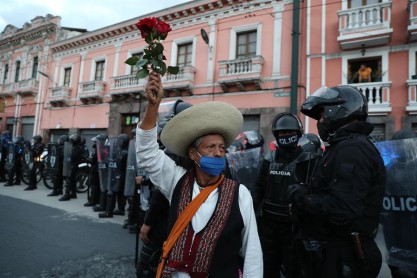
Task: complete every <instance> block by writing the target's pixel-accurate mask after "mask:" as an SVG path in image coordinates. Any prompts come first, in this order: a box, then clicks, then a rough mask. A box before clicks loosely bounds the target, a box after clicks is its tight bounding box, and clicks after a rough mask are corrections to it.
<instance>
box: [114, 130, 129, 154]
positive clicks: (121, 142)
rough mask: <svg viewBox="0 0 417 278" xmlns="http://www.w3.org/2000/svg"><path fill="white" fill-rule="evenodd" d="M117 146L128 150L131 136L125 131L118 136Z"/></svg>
mask: <svg viewBox="0 0 417 278" xmlns="http://www.w3.org/2000/svg"><path fill="white" fill-rule="evenodd" d="M117 146H118V147H119V148H120V149H121V150H127V149H128V148H129V136H128V135H127V134H125V133H122V134H120V135H119V136H117Z"/></svg>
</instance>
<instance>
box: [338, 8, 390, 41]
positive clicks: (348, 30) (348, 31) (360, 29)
mask: <svg viewBox="0 0 417 278" xmlns="http://www.w3.org/2000/svg"><path fill="white" fill-rule="evenodd" d="M391 6H392V2H382V3H377V4H372V5H366V6H362V7H357V8H352V9H347V10H341V11H338V16H339V37H338V41H339V43H340V44H341V47H342V49H353V48H359V47H361V46H362V45H365V46H367V47H368V46H375V45H384V44H387V43H388V42H389V41H390V39H391V34H392V32H393V30H392V28H391ZM364 39H366V43H364Z"/></svg>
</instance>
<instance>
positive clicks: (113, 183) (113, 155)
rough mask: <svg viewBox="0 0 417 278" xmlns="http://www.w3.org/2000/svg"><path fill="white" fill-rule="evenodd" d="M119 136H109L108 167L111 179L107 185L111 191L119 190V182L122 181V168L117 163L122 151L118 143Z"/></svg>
mask: <svg viewBox="0 0 417 278" xmlns="http://www.w3.org/2000/svg"><path fill="white" fill-rule="evenodd" d="M117 139H118V138H117V137H111V138H109V140H108V142H107V144H108V145H109V156H108V158H107V159H108V163H107V168H108V171H109V180H108V185H107V190H109V191H111V192H119V188H120V186H119V182H120V169H119V167H118V165H117V164H118V163H117V156H118V154H119V152H120V148H119V147H118V145H117V141H118V140H117Z"/></svg>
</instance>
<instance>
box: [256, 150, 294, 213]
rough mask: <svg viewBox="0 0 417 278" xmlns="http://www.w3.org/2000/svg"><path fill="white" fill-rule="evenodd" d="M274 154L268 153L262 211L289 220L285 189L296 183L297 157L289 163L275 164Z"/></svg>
mask: <svg viewBox="0 0 417 278" xmlns="http://www.w3.org/2000/svg"><path fill="white" fill-rule="evenodd" d="M275 155H276V152H275V151H273V152H271V153H270V157H269V159H268V158H267V160H269V161H270V164H269V172H268V177H267V184H266V188H265V196H264V204H263V211H264V212H265V213H269V214H272V215H275V216H277V217H283V218H289V216H290V211H289V201H288V198H287V188H288V186H289V185H291V184H294V183H296V178H295V170H296V165H297V163H298V158H299V157H300V156H299V155H298V156H297V157H295V159H294V160H292V161H291V162H276V161H275Z"/></svg>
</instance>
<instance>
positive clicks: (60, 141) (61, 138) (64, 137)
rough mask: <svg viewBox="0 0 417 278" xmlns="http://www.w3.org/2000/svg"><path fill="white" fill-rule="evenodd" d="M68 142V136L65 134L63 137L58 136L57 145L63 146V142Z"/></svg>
mask: <svg viewBox="0 0 417 278" xmlns="http://www.w3.org/2000/svg"><path fill="white" fill-rule="evenodd" d="M68 141H69V136H68V135H66V134H64V135H61V136H59V139H58V145H61V146H62V145H64V144H65V142H68Z"/></svg>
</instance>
